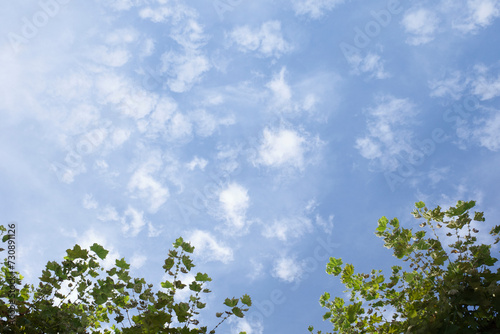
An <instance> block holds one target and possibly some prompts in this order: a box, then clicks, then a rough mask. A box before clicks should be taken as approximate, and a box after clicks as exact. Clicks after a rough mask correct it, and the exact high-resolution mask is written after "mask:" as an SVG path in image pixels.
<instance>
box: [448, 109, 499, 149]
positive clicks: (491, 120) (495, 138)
mask: <svg viewBox="0 0 500 334" xmlns="http://www.w3.org/2000/svg"><path fill="white" fill-rule="evenodd" d="M457 135H458V137H459V138H461V139H462V140H473V141H475V142H477V143H479V145H481V146H483V147H485V148H487V149H489V150H490V151H500V115H499V114H498V111H497V114H493V115H491V116H489V117H484V118H482V119H478V118H476V119H475V120H474V121H469V122H466V121H461V122H459V123H458V124H457Z"/></svg>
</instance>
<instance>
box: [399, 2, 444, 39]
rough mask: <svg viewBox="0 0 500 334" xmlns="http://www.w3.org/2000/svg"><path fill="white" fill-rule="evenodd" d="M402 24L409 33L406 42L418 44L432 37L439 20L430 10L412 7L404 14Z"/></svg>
mask: <svg viewBox="0 0 500 334" xmlns="http://www.w3.org/2000/svg"><path fill="white" fill-rule="evenodd" d="M402 24H403V27H404V28H405V31H406V32H407V33H408V34H409V35H410V37H409V38H408V39H407V42H408V43H409V44H412V45H420V44H425V43H428V42H430V41H432V40H433V39H434V34H435V32H436V30H437V29H438V24H439V20H438V18H437V16H436V15H435V14H434V12H432V11H431V10H428V9H425V8H412V9H410V10H408V11H407V12H406V13H405V14H404V17H403V20H402Z"/></svg>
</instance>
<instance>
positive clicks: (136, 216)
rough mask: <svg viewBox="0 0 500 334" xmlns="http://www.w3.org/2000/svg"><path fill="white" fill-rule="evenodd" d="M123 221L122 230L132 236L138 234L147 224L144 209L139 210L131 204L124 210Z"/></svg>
mask: <svg viewBox="0 0 500 334" xmlns="http://www.w3.org/2000/svg"><path fill="white" fill-rule="evenodd" d="M121 223H122V232H123V233H124V234H127V235H128V236H131V237H135V236H137V235H138V234H139V233H140V232H141V231H142V229H143V227H144V226H145V225H146V221H145V219H144V213H143V212H142V211H137V210H136V209H134V208H132V207H130V206H129V207H128V208H127V210H126V211H125V212H124V214H123V217H122V219H121Z"/></svg>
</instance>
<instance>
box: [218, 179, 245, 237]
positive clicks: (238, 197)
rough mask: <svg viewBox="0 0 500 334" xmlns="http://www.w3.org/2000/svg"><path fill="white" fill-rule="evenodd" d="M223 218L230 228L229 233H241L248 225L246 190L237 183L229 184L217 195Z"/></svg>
mask: <svg viewBox="0 0 500 334" xmlns="http://www.w3.org/2000/svg"><path fill="white" fill-rule="evenodd" d="M219 203H220V206H221V209H222V214H223V218H224V220H225V221H226V224H227V225H228V226H229V227H230V231H229V232H230V233H233V232H240V231H242V230H243V229H244V228H245V227H246V226H245V225H246V224H247V223H248V222H247V221H246V211H247V209H248V206H249V204H250V197H249V196H248V190H247V189H246V188H244V187H243V186H241V185H239V184H237V183H231V184H229V185H228V186H227V187H226V188H225V189H223V190H222V191H221V192H220V193H219Z"/></svg>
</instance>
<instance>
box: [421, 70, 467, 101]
mask: <svg viewBox="0 0 500 334" xmlns="http://www.w3.org/2000/svg"><path fill="white" fill-rule="evenodd" d="M466 84H467V82H466V81H465V80H464V78H463V76H462V73H461V72H460V71H453V72H452V73H450V74H449V75H448V77H446V78H444V79H440V80H432V81H430V82H429V87H430V89H431V90H432V92H431V94H430V95H431V96H437V97H444V96H447V95H449V96H451V97H452V98H453V99H455V100H458V99H460V98H461V97H462V95H463V91H464V89H465V87H466Z"/></svg>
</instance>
